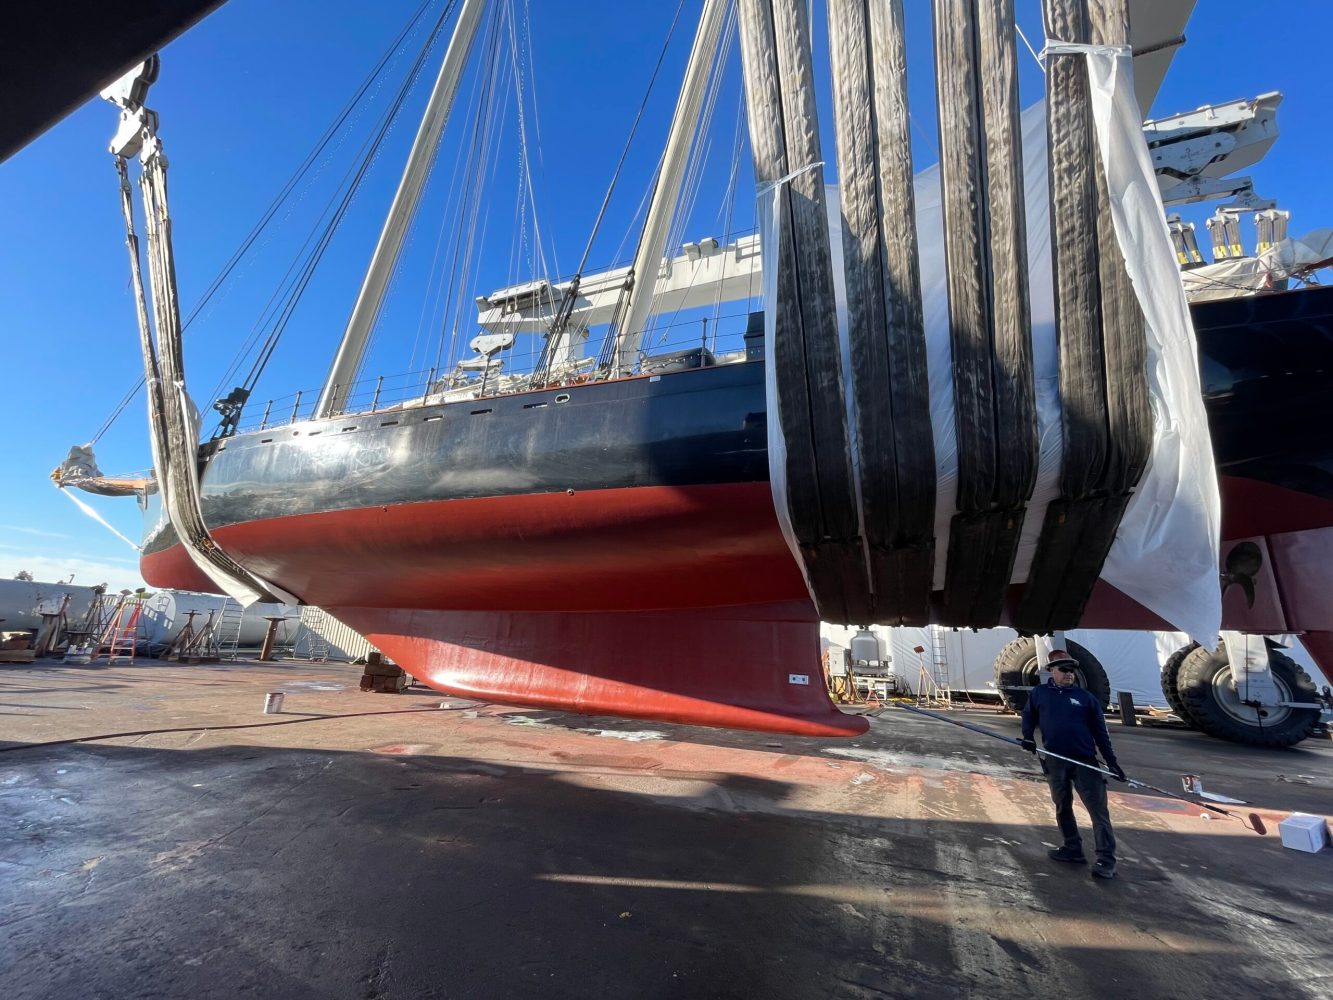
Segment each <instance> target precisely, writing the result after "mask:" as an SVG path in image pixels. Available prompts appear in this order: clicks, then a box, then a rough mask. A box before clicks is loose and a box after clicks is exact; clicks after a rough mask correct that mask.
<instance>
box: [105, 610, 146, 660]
mask: <svg viewBox="0 0 1333 1000" xmlns="http://www.w3.org/2000/svg"><path fill="white" fill-rule="evenodd" d="M142 611H143V600H142V599H141V598H138V597H126V596H125V595H121V598H120V600H119V601H117V602H116V607H115V610H113V611H112V613H111V617H110V618H109V619H108V621H107V625H106V629H105V630H104V631H103V632H102V636H101V638H100V639H99V640H98V642H97V650H96V652H95V653H94V654H93V662H94V663H95V662H97V660H99V659H100V658H101V657H102V649H103V647H105V648H106V658H107V659H106V662H107V666H111V665H112V664H114V663H116V662H118V661H119V662H124V663H133V662H134V652H135V650H136V649H137V648H138V643H139V615H140V613H141V612H142Z"/></svg>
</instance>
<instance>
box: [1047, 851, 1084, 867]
mask: <svg viewBox="0 0 1333 1000" xmlns="http://www.w3.org/2000/svg"><path fill="white" fill-rule="evenodd" d="M1046 856H1047V857H1048V858H1050V859H1051V860H1052V861H1067V862H1069V863H1070V864H1071V865H1086V864H1087V863H1088V859H1087V858H1086V857H1084V856H1083V852H1082V851H1076V850H1074V849H1073V848H1072V847H1057V848H1055V850H1053V851H1047V852H1046Z"/></svg>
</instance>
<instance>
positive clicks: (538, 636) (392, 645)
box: [142, 479, 1333, 735]
mask: <svg viewBox="0 0 1333 1000" xmlns="http://www.w3.org/2000/svg"><path fill="white" fill-rule="evenodd" d="M1235 487H1236V481H1234V480H1225V479H1224V481H1223V494H1224V506H1225V507H1226V508H1227V510H1228V523H1229V524H1231V525H1236V524H1242V523H1251V522H1253V523H1259V522H1262V521H1264V520H1265V519H1264V518H1261V517H1260V516H1259V513H1258V512H1257V510H1255V509H1254V508H1255V507H1256V506H1263V505H1264V504H1265V503H1269V502H1271V501H1273V500H1275V499H1276V495H1275V494H1273V493H1272V492H1264V491H1262V490H1257V489H1255V488H1251V487H1248V486H1247V487H1245V489H1243V490H1239V491H1238V490H1237V489H1236V488H1235ZM1308 507H1309V505H1308V504H1307V505H1306V506H1305V507H1302V508H1301V509H1300V510H1298V511H1294V512H1291V511H1289V513H1291V514H1292V517H1293V518H1295V520H1291V519H1290V518H1288V519H1287V520H1282V519H1281V518H1277V519H1274V518H1272V517H1270V518H1268V519H1267V520H1268V522H1269V523H1275V524H1281V525H1282V526H1283V527H1285V528H1288V529H1291V530H1286V531H1283V532H1282V533H1273V532H1271V531H1270V532H1269V533H1268V534H1265V535H1261V536H1258V537H1257V538H1255V539H1253V540H1254V541H1255V542H1256V544H1258V545H1259V547H1260V549H1261V552H1262V555H1263V569H1262V572H1261V573H1260V574H1258V576H1257V577H1256V579H1255V588H1254V589H1255V595H1254V596H1255V599H1254V602H1253V603H1252V604H1251V603H1249V601H1248V599H1247V598H1248V595H1246V594H1244V593H1243V591H1242V590H1241V588H1239V587H1232V588H1230V589H1229V590H1228V592H1227V594H1226V596H1225V599H1224V612H1223V623H1224V627H1226V628H1231V629H1238V630H1241V631H1249V632H1265V633H1281V632H1296V631H1313V630H1322V629H1324V628H1326V627H1327V626H1328V624H1329V623H1330V622H1333V528H1326V527H1319V526H1316V525H1315V524H1308V523H1307V522H1309V521H1311V520H1318V518H1319V517H1320V516H1322V515H1321V514H1320V513H1319V511H1316V510H1314V509H1307V508H1308ZM215 536H216V538H217V539H218V541H219V543H220V544H221V545H222V546H223V547H224V548H225V549H226V550H227V551H228V552H230V553H231V554H232V555H233V556H235V557H236V558H237V559H238V560H239V561H240V562H241V563H242V564H243V565H245V566H246V567H248V568H249V569H251V570H252V571H254V572H256V573H258V574H260V575H261V576H263V577H265V578H267V579H269V580H272V581H273V582H275V583H276V584H278V585H280V586H282V587H283V588H285V589H286V590H288V591H290V592H291V593H294V594H296V595H297V596H298V597H300V598H301V599H302V600H303V601H305V602H307V603H309V604H314V605H318V606H320V607H323V608H326V609H328V610H329V611H331V612H332V613H333V614H334V615H335V616H337V617H340V618H342V619H343V620H345V621H346V622H347V624H349V625H350V626H352V627H353V628H355V629H356V630H358V631H360V632H361V633H363V634H364V635H366V636H367V638H369V639H370V640H371V641H372V642H374V643H375V644H376V645H377V646H379V647H380V648H381V649H383V650H384V651H385V652H386V653H388V654H389V655H390V656H392V657H393V658H394V660H396V661H397V662H398V663H400V664H401V665H402V666H403V667H404V668H405V669H406V670H408V672H410V673H411V674H412V675H413V676H415V677H417V678H418V679H420V680H422V681H424V682H426V683H428V684H431V685H432V686H433V687H436V688H438V689H439V690H441V691H445V692H448V693H451V694H456V695H461V696H466V697H475V698H485V699H489V700H496V701H502V702H506V703H509V704H522V705H534V706H538V707H545V708H553V709H561V710H566V711H575V712H586V713H606V714H615V715H625V716H631V717H636V718H644V719H658V720H664V721H672V722H686V723H694V724H697V725H708V726H726V727H734V728H746V729H760V730H767V731H773V732H786V733H802V734H807V735H854V734H855V733H858V732H861V731H862V730H863V729H864V728H865V722H864V720H861V719H857V718H854V717H849V716H845V715H843V714H841V713H839V712H837V711H836V710H835V709H834V708H833V707H832V705H831V704H830V703H829V701H828V698H827V695H826V694H825V691H824V685H823V681H822V678H821V677H820V676H819V644H818V623H817V622H816V621H815V620H814V613H813V609H812V607H811V604H810V601H809V598H808V596H807V594H806V591H805V586H804V583H803V581H802V579H801V575H800V572H799V570H798V569H797V566H796V563H795V561H794V560H793V558H792V556H791V554H790V552H789V551H788V550H787V547H786V544H785V543H784V541H783V539H782V535H781V532H780V531H779V529H778V524H777V519H776V516H775V515H774V512H773V503H772V499H771V496H770V493H769V487H768V484H767V483H744V484H724V485H713V486H695V487H685V488H676V487H638V488H633V489H617V490H599V491H583V492H579V493H576V494H565V493H558V494H541V495H530V496H521V497H488V498H480V499H474V500H449V501H438V502H430V503H416V504H398V505H393V506H387V507H373V508H362V509H357V510H346V511H329V512H325V513H320V514H309V515H299V516H292V517H285V518H274V519H269V520H263V521H254V522H248V523H245V524H237V525H231V526H228V527H223V528H219V529H217V531H216V532H215ZM1240 540H1242V539H1233V540H1232V541H1228V542H1226V543H1224V545H1223V549H1222V552H1223V558H1224V559H1225V557H1226V554H1227V552H1229V551H1230V548H1231V546H1232V545H1234V544H1235V543H1236V542H1237V541H1240ZM142 569H143V575H144V579H146V580H147V581H148V582H149V583H151V584H153V585H154V586H162V587H177V588H181V589H187V590H203V591H212V590H215V588H214V587H213V586H212V584H211V583H210V582H209V581H208V580H207V578H206V577H204V576H203V575H202V574H201V573H200V572H199V570H198V569H197V568H196V567H195V566H194V564H193V563H192V562H191V561H190V559H189V558H188V556H187V555H186V554H185V552H184V550H183V549H182V548H181V547H180V546H179V545H177V546H174V547H172V548H171V549H168V550H166V551H163V552H158V553H152V554H148V555H145V556H144V557H143V560H142ZM1019 590H1020V588H1015V590H1014V592H1013V594H1012V595H1011V598H1012V599H1014V600H1016V599H1017V597H1018V596H1019ZM937 597H938V595H937ZM1081 624H1082V625H1083V626H1084V627H1087V628H1122V629H1168V628H1169V627H1170V626H1168V625H1167V624H1166V623H1165V622H1163V621H1162V620H1161V619H1160V618H1158V617H1157V616H1156V615H1154V614H1152V613H1151V612H1150V611H1148V610H1147V609H1146V608H1144V607H1143V606H1141V605H1139V604H1138V603H1136V602H1135V601H1133V600H1131V599H1130V598H1128V597H1127V596H1126V595H1124V594H1123V593H1121V592H1120V591H1118V590H1116V589H1115V588H1113V587H1110V586H1109V585H1107V584H1106V583H1105V582H1102V581H1099V582H1098V584H1097V587H1096V589H1095V591H1094V593H1093V595H1092V598H1091V600H1090V601H1089V602H1088V606H1087V610H1086V613H1085V614H1084V617H1083V621H1082V623H1081ZM1317 645H1318V644H1317ZM1316 655H1319V654H1316ZM1329 656H1330V658H1333V649H1330V651H1329ZM1321 659H1322V657H1321ZM1323 665H1324V664H1323V663H1321V666H1323ZM792 674H796V675H805V676H808V678H809V680H810V682H811V683H810V684H809V685H808V686H807V685H800V684H793V683H791V682H790V676H789V675H792Z"/></svg>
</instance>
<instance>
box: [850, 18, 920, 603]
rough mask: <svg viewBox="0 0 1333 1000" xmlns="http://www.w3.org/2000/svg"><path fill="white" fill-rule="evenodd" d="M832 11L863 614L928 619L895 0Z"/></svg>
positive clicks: (912, 224) (907, 147)
mask: <svg viewBox="0 0 1333 1000" xmlns="http://www.w3.org/2000/svg"><path fill="white" fill-rule="evenodd" d="M828 13H829V45H830V54H831V59H832V67H833V85H834V95H833V96H834V112H835V115H836V118H837V136H838V164H839V180H840V183H841V199H842V215H843V241H842V242H843V261H844V269H845V272H846V277H847V309H848V327H849V331H848V332H849V338H850V346H851V356H852V385H851V390H852V396H853V399H854V401H855V409H854V419H855V421H856V429H857V444H858V449H859V451H858V459H859V463H860V482H861V509H862V515H863V524H864V532H865V539H866V548H867V553H868V560H867V569H868V571H869V575H870V583H871V588H872V591H873V595H872V598H873V601H874V607H873V611H872V614H871V617H870V618H869V619H867V623H868V622H869V621H874V622H878V623H882V624H889V625H899V624H902V625H925V624H928V623H929V622H930V592H931V578H932V576H933V574H934V565H935V447H934V439H933V437H932V434H931V425H930V386H929V380H928V378H927V372H926V338H925V325H924V322H923V319H922V304H921V276H920V267H919V263H918V257H917V242H916V209H915V204H914V197H913V190H912V146H911V136H910V134H909V131H908V125H909V122H908V118H907V116H906V115H905V114H904V113H903V111H902V109H904V108H905V107H906V106H907V72H906V71H907V60H906V49H905V44H904V39H903V16H902V3H901V0H889V2H872V3H869V4H868V3H867V0H830V2H829V12H828ZM867 112H868V116H867ZM867 117H868V127H867Z"/></svg>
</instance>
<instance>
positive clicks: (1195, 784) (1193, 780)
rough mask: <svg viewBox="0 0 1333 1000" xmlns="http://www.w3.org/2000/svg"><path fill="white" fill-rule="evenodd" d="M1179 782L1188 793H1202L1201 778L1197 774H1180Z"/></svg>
mask: <svg viewBox="0 0 1333 1000" xmlns="http://www.w3.org/2000/svg"><path fill="white" fill-rule="evenodd" d="M1180 784H1181V786H1182V787H1183V788H1184V789H1185V791H1186V793H1187V794H1189V795H1202V794H1203V779H1202V778H1201V777H1199V776H1198V775H1197V774H1182V775H1181V776H1180Z"/></svg>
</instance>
